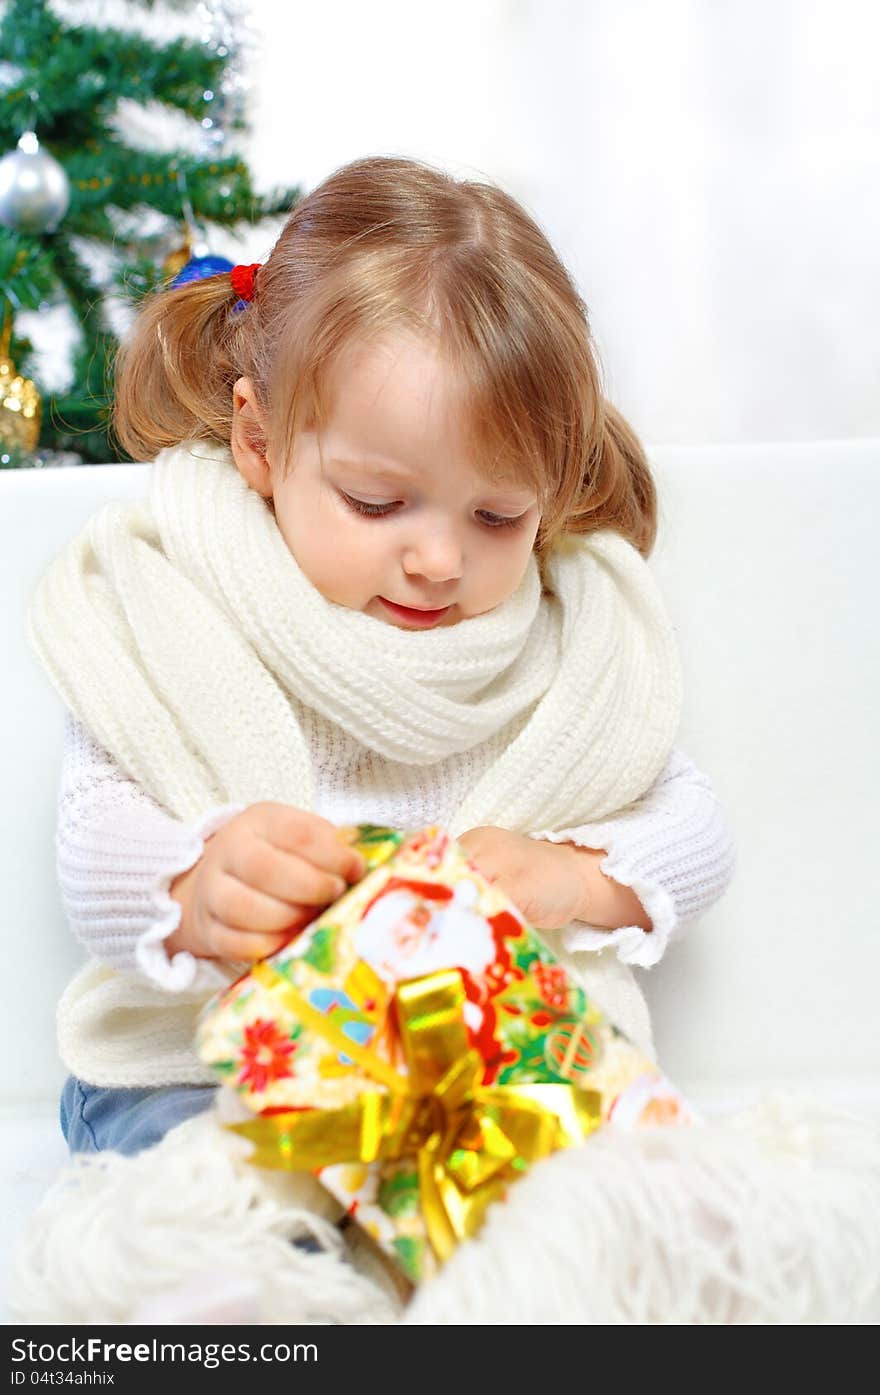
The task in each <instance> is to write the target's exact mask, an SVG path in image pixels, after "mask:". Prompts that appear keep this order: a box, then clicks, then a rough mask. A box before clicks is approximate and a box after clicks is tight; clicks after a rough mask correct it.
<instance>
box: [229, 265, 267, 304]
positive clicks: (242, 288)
mask: <svg viewBox="0 0 880 1395" xmlns="http://www.w3.org/2000/svg"><path fill="white" fill-rule="evenodd" d="M260 266H261V263H260V262H251V264H250V266H234V267H233V268H232V270H231V271H230V273H229V279H230V281H231V282H232V289H233V290H234V291H235V293H236V295H237V296H238V298H239V300H253V298H254V280H255V278H256V275H257V272H258V271H259V269H260Z"/></svg>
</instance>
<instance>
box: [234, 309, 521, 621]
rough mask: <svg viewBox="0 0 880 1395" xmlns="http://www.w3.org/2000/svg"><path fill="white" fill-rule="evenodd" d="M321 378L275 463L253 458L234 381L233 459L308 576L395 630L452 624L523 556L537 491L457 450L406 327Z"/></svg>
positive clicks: (438, 373)
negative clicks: (489, 472) (321, 394)
mask: <svg viewBox="0 0 880 1395" xmlns="http://www.w3.org/2000/svg"><path fill="white" fill-rule="evenodd" d="M328 387H329V389H330V398H329V401H330V404H331V407H332V410H331V415H330V419H329V421H328V422H327V424H326V425H325V427H324V429H323V430H322V431H321V433H320V440H319V438H318V435H317V434H316V433H315V432H313V431H312V432H309V431H305V432H302V433H300V435H299V436H298V437H297V438H296V442H295V445H294V450H293V459H292V461H291V462H290V468H289V470H287V471H282V470H281V469H279V468H277V465H276V462H274V461H268V460H265V459H264V458H263V457H261V456H257V457H256V458H255V453H254V452H253V449H252V448H249V446H248V444H247V442H246V437H245V435H244V432H243V431H242V429H241V427H242V422H241V418H242V415H246V414H247V411H248V410H253V407H254V403H255V398H254V395H253V389H252V387H251V384H250V382H249V380H248V379H244V378H243V379H239V381H238V382H237V383H236V385H235V389H234V401H235V418H236V421H235V424H234V426H233V435H232V450H233V455H234V457H235V460H236V463H237V465H238V468H239V470H241V472H242V474H243V475H244V477H245V479H246V480H247V481H248V483H249V484H250V485H252V487H254V488H257V489H258V490H259V491H260V493H262V494H263V495H265V496H267V497H268V496H269V495H270V494H271V496H272V499H273V502H274V507H275V519H276V522H277V524H278V528H279V530H280V532H281V534H282V535H283V537H284V539H285V541H286V543H287V545H288V547H289V548H290V551H291V552H292V553H293V555H294V557H295V558H296V561H297V563H298V564H299V566H300V568H301V569H302V571H303V572H304V573H305V575H306V576H307V577H308V578H309V580H310V581H311V582H312V584H313V585H314V586H315V587H316V588H317V589H318V590H319V591H320V592H321V594H322V595H323V596H325V597H326V598H327V600H330V601H335V602H336V603H337V604H339V605H344V606H348V607H349V608H350V609H352V610H362V611H364V612H365V613H366V614H367V615H372V616H374V617H375V618H376V619H378V620H383V621H385V623H386V624H389V625H396V626H398V627H402V628H404V629H425V628H433V627H434V626H435V625H455V624H458V622H459V621H460V620H466V619H467V618H468V617H470V616H474V615H481V614H483V613H484V612H485V611H488V610H492V609H493V608H494V607H495V606H497V605H499V604H500V603H501V602H502V601H504V600H506V599H507V597H508V596H510V595H511V594H512V593H513V592H514V591H515V590H516V588H517V586H518V585H519V583H520V581H521V580H522V577H523V575H524V573H525V570H526V567H527V565H528V561H529V557H530V555H531V552H532V548H533V545H534V541H535V536H536V534H537V531H538V525H539V523H540V521H541V519H540V512H539V508H538V500H537V497H536V495H535V491H534V490H533V489H532V488H531V487H530V486H528V485H526V486H525V487H524V486H523V485H522V484H517V483H516V481H514V480H513V479H509V480H507V481H506V482H505V483H503V484H498V483H492V482H491V481H489V480H487V479H486V478H485V477H482V476H481V475H480V474H479V473H478V471H477V469H476V467H475V464H474V462H472V461H471V460H469V459H468V458H467V452H466V448H465V446H464V443H463V441H462V439H461V437H460V435H459V433H458V432H457V430H456V421H455V415H454V398H453V396H452V393H451V392H450V390H449V389H450V385H449V383H448V381H447V370H446V368H445V366H444V365H443V363H442V361H441V360H440V358H439V356H438V355H437V353H436V351H435V350H434V349H433V348H432V347H431V346H429V345H427V344H426V343H425V342H423V341H421V340H418V339H416V338H415V337H412V336H405V337H404V336H400V337H395V338H394V339H386V340H384V341H382V343H381V344H380V345H379V346H377V345H371V346H370V347H369V348H368V349H364V348H360V349H359V350H357V351H355V352H352V353H350V354H349V355H348V356H347V357H346V358H345V359H344V360H342V361H340V362H339V363H337V365H336V369H335V371H334V374H333V377H332V381H331V382H330V383H329V384H328ZM259 462H262V464H260V463H259ZM285 474H286V478H285V477H283V476H284V475H285ZM420 612H421V614H420ZM425 612H427V613H425Z"/></svg>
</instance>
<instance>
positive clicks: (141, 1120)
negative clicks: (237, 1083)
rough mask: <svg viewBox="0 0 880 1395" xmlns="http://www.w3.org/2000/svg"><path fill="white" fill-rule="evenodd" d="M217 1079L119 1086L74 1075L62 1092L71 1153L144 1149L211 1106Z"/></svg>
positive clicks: (63, 1129) (64, 1129)
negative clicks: (145, 1086) (213, 1081)
mask: <svg viewBox="0 0 880 1395" xmlns="http://www.w3.org/2000/svg"><path fill="white" fill-rule="evenodd" d="M215 1089H216V1086H214V1085H168V1086H163V1087H162V1088H160V1089H156V1090H150V1089H146V1090H120V1089H114V1088H107V1089H105V1088H104V1087H102V1086H100V1085H87V1084H86V1082H85V1081H84V1080H79V1079H78V1078H77V1077H76V1076H75V1075H69V1076H68V1077H67V1080H66V1081H65V1083H64V1089H63V1090H62V1092H61V1132H62V1133H63V1134H64V1137H65V1138H66V1140H67V1146H68V1147H69V1149H70V1151H71V1153H103V1152H104V1151H105V1150H106V1149H110V1148H112V1149H115V1151H116V1152H117V1153H129V1154H130V1153H140V1152H141V1151H142V1149H144V1148H152V1146H153V1144H154V1143H158V1142H159V1141H160V1139H162V1138H164V1137H165V1135H166V1133H167V1132H168V1130H169V1129H172V1128H173V1127H174V1125H175V1124H180V1123H182V1122H183V1120H184V1119H190V1118H191V1117H192V1116H193V1114H200V1113H201V1112H202V1110H203V1109H208V1108H210V1106H211V1104H212V1103H213V1101H214V1091H215Z"/></svg>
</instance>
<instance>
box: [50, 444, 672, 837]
mask: <svg viewBox="0 0 880 1395" xmlns="http://www.w3.org/2000/svg"><path fill="white" fill-rule="evenodd" d="M343 565H344V563H343ZM546 572H547V578H546V580H547V586H548V587H549V591H546V590H544V588H542V583H541V578H540V573H539V569H538V564H537V561H536V559H535V557H534V555H532V557H531V558H530V560H529V564H528V567H527V569H526V572H525V575H524V577H523V579H522V581H521V583H520V585H519V587H518V588H517V590H516V591H515V592H514V594H513V595H511V596H510V597H508V599H507V600H506V601H504V602H503V603H502V604H500V605H498V606H496V607H495V609H494V610H492V611H489V612H487V613H486V614H484V615H478V616H475V617H473V618H470V619H466V620H463V621H461V622H460V623H459V624H457V625H454V626H446V627H442V626H441V627H438V628H436V629H433V630H422V631H413V630H403V629H399V628H397V627H396V626H393V625H390V624H386V623H385V622H383V621H381V620H378V619H376V618H374V617H372V616H369V615H365V614H364V613H363V612H360V611H354V610H351V609H349V608H347V607H345V606H341V605H338V604H335V603H333V602H331V601H328V600H326V599H325V598H324V597H323V596H322V595H321V593H320V592H319V591H318V590H317V589H316V588H315V587H314V586H313V585H312V583H311V582H310V581H309V580H308V578H307V577H306V576H305V575H304V573H303V572H302V570H301V569H300V567H299V565H298V564H297V562H296V560H295V559H294V557H293V556H292V554H291V552H290V551H289V549H288V547H287V544H286V542H285V541H284V538H283V536H282V534H281V532H280V530H279V528H278V526H277V524H276V522H275V518H274V515H273V513H272V510H271V508H270V507H269V506H268V505H267V503H266V501H265V500H264V499H263V498H262V497H261V496H260V495H258V494H257V493H256V492H255V491H254V490H252V489H250V488H249V487H248V485H247V484H246V482H245V481H244V480H243V479H242V477H241V475H240V474H239V472H238V470H237V469H236V467H235V464H234V462H233V460H232V457H231V453H230V451H229V449H228V447H224V446H221V445H218V444H213V443H206V442H188V443H185V444H184V445H182V446H179V447H176V448H174V449H170V450H165V451H162V452H161V454H160V455H159V456H158V457H157V459H156V461H155V462H154V464H153V467H152V470H151V474H150V491H149V503H148V504H143V503H137V504H122V503H112V504H107V505H105V506H104V508H103V509H101V510H100V511H99V512H98V513H97V514H95V515H94V517H93V518H92V519H91V520H90V521H89V523H88V524H87V525H86V527H85V528H84V529H83V530H82V531H81V533H80V534H79V535H78V536H77V537H76V538H75V539H74V541H73V542H72V543H71V544H69V546H68V547H67V548H66V549H65V550H64V551H63V552H62V553H61V554H60V556H58V557H57V558H56V559H55V561H54V562H53V564H52V566H51V567H50V568H49V570H48V571H47V573H46V574H45V576H44V577H43V578H42V580H41V582H40V583H39V585H38V587H37V589H36V591H35V593H34V597H33V600H32V604H31V608H30V612H29V616H28V630H29V637H30V640H31V644H32V645H33V647H34V648H35V650H36V652H37V653H38V654H39V656H40V657H41V659H42V661H43V663H44V664H45V666H46V669H47V670H48V672H49V675H50V677H51V679H52V681H53V683H54V685H55V687H56V688H57V690H58V692H59V693H60V695H61V697H62V699H63V700H64V702H65V703H66V704H67V706H68V707H69V708H70V709H71V710H72V712H73V713H74V715H75V716H76V717H77V718H78V719H79V720H80V721H82V722H84V723H85V724H86V726H87V727H88V728H89V729H90V730H91V731H92V732H93V733H94V735H95V737H96V738H97V740H98V741H99V742H100V743H101V744H102V745H103V746H104V747H105V748H106V749H107V750H108V751H109V752H110V753H111V754H112V755H113V757H114V758H115V759H116V761H117V762H118V763H119V765H120V766H121V767H122V768H123V769H124V770H125V771H126V773H127V774H128V775H129V777H130V778H131V779H133V780H135V781H137V783H138V784H140V785H141V786H142V788H144V789H145V790H146V791H147V792H148V793H149V794H151V795H152V796H153V798H154V799H156V800H157V802H158V803H159V804H160V805H161V806H162V807H163V808H164V809H166V811H167V812H168V813H169V814H171V815H172V816H174V817H176V818H179V819H182V820H187V821H189V820H194V819H196V818H198V817H200V816H202V815H203V814H204V813H205V812H206V811H207V810H208V809H209V808H211V807H212V806H214V805H216V804H222V803H227V802H241V803H245V804H247V803H251V802H254V801H258V800H278V801H281V802H287V803H290V804H294V805H296V806H298V807H300V808H305V809H308V808H311V807H313V787H312V774H311V770H310V765H309V754H308V750H307V746H306V742H305V739H304V736H303V733H302V730H301V728H300V725H299V722H298V721H297V718H296V715H295V712H294V709H293V706H292V704H291V701H290V698H291V696H294V697H296V698H298V699H300V701H301V702H302V703H304V704H306V705H307V706H310V707H311V708H313V709H315V710H317V711H318V712H320V713H322V714H323V715H324V716H325V717H326V718H328V719H330V720H331V721H333V722H335V723H337V724H338V725H339V726H340V727H342V728H344V729H345V730H346V731H347V732H349V733H350V734H351V735H352V736H353V737H355V738H356V739H357V740H358V741H360V742H361V743H362V744H363V745H365V746H367V747H369V748H371V749H372V750H374V751H377V752H378V753H380V754H381V755H384V756H386V757H388V758H389V759H391V760H395V761H400V762H404V763H407V764H414V765H427V766H430V765H431V764H433V763H435V762H437V761H442V760H443V759H444V758H445V757H447V756H450V755H452V754H455V753H458V752H461V751H465V750H468V749H469V748H470V747H472V746H474V745H477V744H478V743H480V742H482V741H484V740H486V739H487V738H488V737H489V736H491V735H493V734H494V733H496V732H498V731H501V730H503V729H509V731H510V734H511V740H510V741H509V743H507V745H506V747H505V749H504V751H503V753H502V754H501V755H500V756H499V757H498V758H497V760H496V761H495V763H494V764H493V765H492V766H491V767H490V768H489V769H488V770H487V772H486V773H485V775H484V776H483V777H482V778H481V779H480V780H478V781H477V783H476V785H475V787H474V788H473V789H472V790H471V791H470V792H469V793H468V795H467V797H466V798H465V800H464V802H463V804H462V805H461V806H460V807H459V809H458V810H457V811H456V813H455V816H454V818H453V819H452V820H451V832H452V833H453V834H456V833H460V832H463V831H464V830H465V829H467V828H471V827H476V826H479V825H484V824H493V825H496V826H499V827H504V828H509V829H512V830H515V831H518V832H529V831H531V830H534V829H536V828H538V827H540V826H544V827H564V826H567V825H570V824H572V823H575V822H586V821H588V820H593V819H599V818H602V817H604V816H606V815H608V814H610V813H613V812H614V811H616V810H617V809H620V808H621V807H623V806H624V805H626V804H628V803H629V802H630V801H632V800H633V799H636V798H637V797H638V796H639V795H641V794H642V793H643V792H644V791H645V790H646V789H647V788H648V787H649V786H650V784H651V783H652V781H653V780H654V779H655V777H656V776H657V774H658V773H659V771H660V769H661V768H662V766H663V764H664V762H665V760H666V758H667V756H668V753H669V750H670V748H671V746H672V742H673V739H674V737H675V733H676V729H677V726H678V721H679V715H680V704H681V679H680V668H679V662H678V655H677V650H676V645H675V640H674V633H673V629H672V626H671V625H670V622H669V620H668V618H667V616H666V614H665V611H664V608H663V605H662V602H661V599H660V596H659V594H658V590H657V587H656V585H655V583H654V580H653V578H652V576H651V573H650V572H649V570H648V567H647V565H646V563H645V561H644V560H643V558H642V557H641V556H640V554H639V553H638V552H637V550H636V549H635V548H634V547H633V546H632V545H631V544H630V543H628V542H626V541H624V539H623V538H621V537H620V536H619V535H618V534H617V533H615V532H612V531H610V530H609V531H603V532H600V533H595V534H592V535H591V536H589V537H574V536H570V537H567V538H565V539H563V540H562V542H561V543H560V545H559V546H558V547H557V548H556V549H555V550H554V551H553V552H552V554H551V555H550V557H549V559H548V561H547V564H546Z"/></svg>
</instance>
